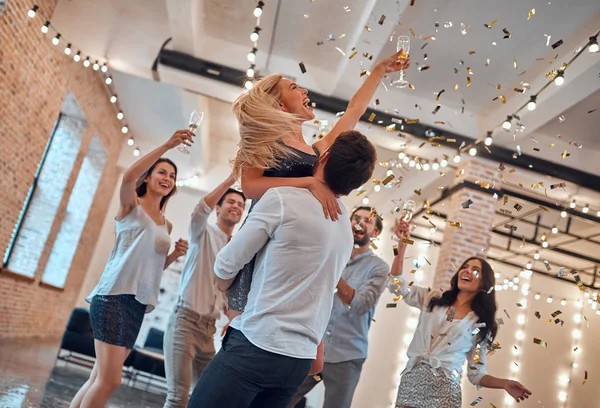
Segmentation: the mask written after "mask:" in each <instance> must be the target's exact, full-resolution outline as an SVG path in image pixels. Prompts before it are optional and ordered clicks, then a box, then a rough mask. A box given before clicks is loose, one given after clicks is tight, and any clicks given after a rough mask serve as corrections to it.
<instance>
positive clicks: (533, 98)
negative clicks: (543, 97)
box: [527, 95, 537, 111]
mask: <svg viewBox="0 0 600 408" xmlns="http://www.w3.org/2000/svg"><path fill="white" fill-rule="evenodd" d="M536 101H537V96H536V95H532V96H531V99H529V103H528V104H527V109H528V110H530V111H533V110H535V108H536V107H537V105H536V103H535V102H536Z"/></svg>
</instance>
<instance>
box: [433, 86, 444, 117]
mask: <svg viewBox="0 0 600 408" xmlns="http://www.w3.org/2000/svg"><path fill="white" fill-rule="evenodd" d="M444 92H446V90H445V89H442V90H441V91H439V92H438V93H437V95H436V97H435V101H436V102H439V101H440V95H441V94H443V93H444ZM436 123H437V122H436Z"/></svg>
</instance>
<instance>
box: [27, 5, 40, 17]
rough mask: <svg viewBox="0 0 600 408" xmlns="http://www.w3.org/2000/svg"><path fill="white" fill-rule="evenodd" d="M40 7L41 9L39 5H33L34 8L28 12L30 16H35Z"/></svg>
mask: <svg viewBox="0 0 600 408" xmlns="http://www.w3.org/2000/svg"><path fill="white" fill-rule="evenodd" d="M38 9H39V7H38V6H33V8H32V9H31V10H29V11H28V12H27V15H28V16H29V18H34V17H35V13H36V12H37V11H38Z"/></svg>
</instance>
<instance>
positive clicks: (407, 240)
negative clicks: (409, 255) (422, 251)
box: [400, 238, 415, 245]
mask: <svg viewBox="0 0 600 408" xmlns="http://www.w3.org/2000/svg"><path fill="white" fill-rule="evenodd" d="M400 242H402V243H403V244H408V245H412V244H414V243H415V241H413V240H412V239H408V238H402V239H400Z"/></svg>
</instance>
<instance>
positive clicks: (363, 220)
mask: <svg viewBox="0 0 600 408" xmlns="http://www.w3.org/2000/svg"><path fill="white" fill-rule="evenodd" d="M370 215H371V212H370V211H368V210H363V209H359V210H356V212H355V213H354V214H353V215H352V219H351V223H352V234H354V245H358V246H364V245H367V244H368V243H369V242H370V241H371V238H373V237H376V236H378V235H379V233H380V232H381V231H379V230H378V229H377V220H376V218H377V216H373V217H371V218H370V219H369V216H370Z"/></svg>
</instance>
